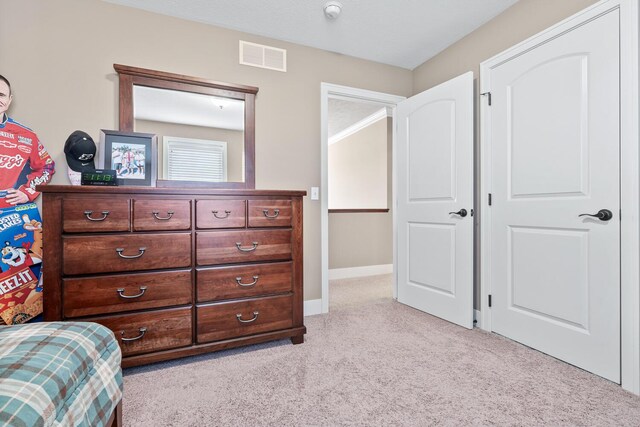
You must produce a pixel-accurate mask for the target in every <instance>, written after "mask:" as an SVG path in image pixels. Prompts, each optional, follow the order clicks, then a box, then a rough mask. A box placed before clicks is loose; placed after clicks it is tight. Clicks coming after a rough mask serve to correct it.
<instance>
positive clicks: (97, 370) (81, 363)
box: [0, 322, 122, 427]
mask: <svg viewBox="0 0 640 427" xmlns="http://www.w3.org/2000/svg"><path fill="white" fill-rule="evenodd" d="M121 359H122V356H121V353H120V347H119V346H118V343H117V341H116V340H115V337H114V336H113V333H112V332H111V331H110V330H109V329H107V328H105V327H104V326H101V325H98V324H96V323H88V322H47V323H34V324H26V325H15V326H3V327H0V425H2V426H12V427H13V426H15V427H32V426H65V427H66V426H78V427H103V426H120V425H121V423H122V421H121V420H122V415H121V413H122V409H121V408H122V404H121V401H122V370H121V368H120V362H121Z"/></svg>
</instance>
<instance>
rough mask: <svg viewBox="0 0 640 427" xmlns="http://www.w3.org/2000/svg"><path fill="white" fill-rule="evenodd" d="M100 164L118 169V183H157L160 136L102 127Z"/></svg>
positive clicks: (152, 184) (140, 184)
mask: <svg viewBox="0 0 640 427" xmlns="http://www.w3.org/2000/svg"><path fill="white" fill-rule="evenodd" d="M99 165H100V166H99V167H101V168H102V169H113V170H115V171H116V177H117V178H118V184H119V185H138V186H144V187H155V186H156V178H157V173H158V137H157V136H156V135H154V134H152V133H138V132H120V131H116V130H104V129H102V130H101V131H100V162H99Z"/></svg>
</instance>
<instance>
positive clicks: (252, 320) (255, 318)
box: [236, 311, 260, 323]
mask: <svg viewBox="0 0 640 427" xmlns="http://www.w3.org/2000/svg"><path fill="white" fill-rule="evenodd" d="M259 314H260V313H259V312H257V311H254V312H253V319H249V320H243V319H242V314H236V319H238V322H240V323H251V322H255V321H256V320H258V315H259Z"/></svg>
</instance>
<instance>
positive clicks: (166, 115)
mask: <svg viewBox="0 0 640 427" xmlns="http://www.w3.org/2000/svg"><path fill="white" fill-rule="evenodd" d="M113 68H114V69H115V70H116V72H117V73H118V77H119V84H120V86H119V93H120V104H119V105H120V114H119V116H120V117H119V119H120V131H123V132H144V133H152V134H155V135H157V136H158V157H159V158H158V181H157V186H158V187H209V188H255V163H254V162H255V97H256V94H257V93H258V88H257V87H253V86H244V85H237V84H231V83H223V82H217V81H213V80H208V79H203V78H199V77H190V76H185V75H181V74H173V73H168V72H164V71H156V70H148V69H144V68H137V67H130V66H127V65H120V64H114V65H113Z"/></svg>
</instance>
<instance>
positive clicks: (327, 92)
mask: <svg viewBox="0 0 640 427" xmlns="http://www.w3.org/2000/svg"><path fill="white" fill-rule="evenodd" d="M403 99H405V98H404V97H400V96H396V95H389V94H384V93H380V92H374V91H369V90H364V89H358V88H353V87H347V86H338V85H333V84H329V83H322V84H321V113H320V115H321V119H320V121H321V188H322V190H323V191H321V192H320V204H321V220H320V222H321V270H322V273H321V281H322V296H321V312H322V313H327V312H328V311H329V280H330V277H329V194H328V189H329V188H330V187H329V140H330V133H329V119H330V104H331V102H332V101H333V102H335V103H336V105H338V104H344V105H346V104H345V103H357V104H363V105H368V106H370V107H371V109H372V110H375V111H381V110H384V112H385V116H388V117H389V119H388V121H389V122H390V126H391V132H390V134H391V157H392V158H393V156H394V150H395V144H394V140H395V125H394V123H395V108H396V104H397V103H398V102H400V101H401V100H403ZM370 116H371V115H370ZM390 169H391V171H390V172H391V173H390V177H389V178H390V179H391V182H392V185H391V187H390V189H389V190H390V192H391V194H390V197H389V199H390V201H391V206H389V207H390V208H391V215H392V218H391V223H392V224H393V226H392V227H393V235H392V245H393V247H392V251H393V257H394V262H393V264H394V265H395V254H396V248H395V241H396V238H395V218H393V208H392V207H393V205H394V204H395V196H394V186H395V184H394V183H395V179H394V170H393V167H391V168H390ZM379 213H382V212H378V213H373V214H374V215H377V214H379ZM351 245H352V247H353V248H354V250H357V246H358V242H351ZM393 270H394V271H395V269H393ZM367 271H369V270H367ZM371 271H373V274H377V271H374V270H371ZM384 272H386V270H385V271H380V273H384ZM364 274H367V273H364ZM392 277H393V296H394V298H395V297H396V296H397V291H396V281H395V274H392Z"/></svg>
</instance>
